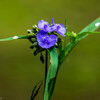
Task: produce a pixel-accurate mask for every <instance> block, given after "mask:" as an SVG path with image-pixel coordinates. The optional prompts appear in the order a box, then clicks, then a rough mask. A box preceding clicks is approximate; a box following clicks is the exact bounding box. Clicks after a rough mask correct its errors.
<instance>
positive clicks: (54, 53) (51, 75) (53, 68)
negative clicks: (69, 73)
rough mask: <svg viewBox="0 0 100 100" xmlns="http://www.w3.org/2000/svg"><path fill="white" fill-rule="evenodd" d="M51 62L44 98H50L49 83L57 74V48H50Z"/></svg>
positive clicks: (46, 99) (48, 99) (47, 99)
mask: <svg viewBox="0 0 100 100" xmlns="http://www.w3.org/2000/svg"><path fill="white" fill-rule="evenodd" d="M50 62H51V65H50V67H49V70H48V73H47V79H46V85H45V92H44V100H50V98H49V95H48V91H49V83H50V81H51V80H52V79H53V78H54V77H55V76H56V73H57V69H58V55H57V51H56V49H55V48H52V49H50Z"/></svg>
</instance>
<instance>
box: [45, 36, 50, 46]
mask: <svg viewBox="0 0 100 100" xmlns="http://www.w3.org/2000/svg"><path fill="white" fill-rule="evenodd" d="M48 38H49V36H45V37H44V42H45V43H47V44H48V43H49V41H48Z"/></svg>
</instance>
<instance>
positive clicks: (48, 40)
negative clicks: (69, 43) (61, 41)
mask: <svg viewBox="0 0 100 100" xmlns="http://www.w3.org/2000/svg"><path fill="white" fill-rule="evenodd" d="M36 38H37V41H38V45H39V46H40V47H42V48H45V49H48V48H50V47H52V46H54V45H55V43H56V42H57V36H56V35H54V34H52V35H50V36H49V35H48V33H47V32H44V31H42V30H40V31H39V32H38V33H37V35H36Z"/></svg>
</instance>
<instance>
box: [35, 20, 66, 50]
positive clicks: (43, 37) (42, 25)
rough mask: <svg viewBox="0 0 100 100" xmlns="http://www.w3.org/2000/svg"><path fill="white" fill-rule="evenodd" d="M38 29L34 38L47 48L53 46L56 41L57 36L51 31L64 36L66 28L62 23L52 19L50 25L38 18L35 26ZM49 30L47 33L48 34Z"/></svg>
mask: <svg viewBox="0 0 100 100" xmlns="http://www.w3.org/2000/svg"><path fill="white" fill-rule="evenodd" d="M37 27H38V28H39V29H40V30H39V32H37V35H36V38H37V41H38V45H39V46H40V47H42V48H44V49H49V48H50V47H52V46H54V45H55V43H56V42H57V40H58V39H57V36H56V35H55V34H54V33H53V32H57V33H58V34H60V35H61V36H65V33H66V29H65V27H64V25H62V24H55V23H54V20H53V19H52V25H51V26H50V25H49V23H48V22H46V21H44V20H40V21H39V22H38V26H37ZM48 32H49V34H48Z"/></svg>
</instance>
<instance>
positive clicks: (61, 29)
mask: <svg viewBox="0 0 100 100" xmlns="http://www.w3.org/2000/svg"><path fill="white" fill-rule="evenodd" d="M56 31H57V33H59V34H60V35H61V36H65V35H64V34H65V33H66V28H65V27H64V25H63V24H58V26H57V29H56Z"/></svg>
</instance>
